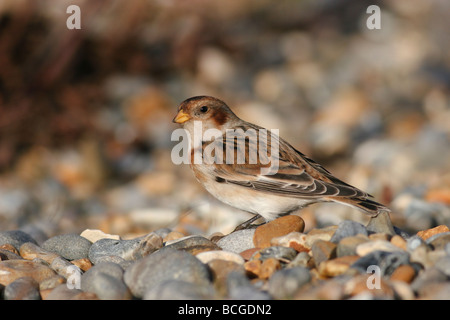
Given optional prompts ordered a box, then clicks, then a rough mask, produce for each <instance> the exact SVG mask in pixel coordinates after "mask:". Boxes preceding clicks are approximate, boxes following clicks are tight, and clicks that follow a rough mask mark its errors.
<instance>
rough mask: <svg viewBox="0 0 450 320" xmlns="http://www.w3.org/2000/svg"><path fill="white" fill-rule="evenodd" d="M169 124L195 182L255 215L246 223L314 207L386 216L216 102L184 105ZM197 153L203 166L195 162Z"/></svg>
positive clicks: (204, 98) (208, 99)
mask: <svg viewBox="0 0 450 320" xmlns="http://www.w3.org/2000/svg"><path fill="white" fill-rule="evenodd" d="M173 122H175V123H179V124H182V125H183V128H184V129H185V130H186V131H187V132H188V136H190V157H191V158H190V160H191V161H190V165H191V168H192V170H193V172H194V175H195V177H196V178H197V180H198V181H199V182H200V183H201V184H202V185H203V186H204V187H205V188H206V190H208V191H209V192H210V193H211V194H212V195H213V196H214V197H216V198H217V199H219V200H221V201H222V202H224V203H226V204H228V205H230V206H232V207H235V208H238V209H241V210H244V211H247V212H250V213H252V214H255V217H253V218H252V219H250V220H249V222H250V221H254V220H256V218H260V216H262V217H263V218H264V219H265V220H266V221H270V220H273V219H275V218H277V217H279V216H283V215H287V214H290V213H293V212H295V211H297V210H299V209H301V208H304V207H305V206H307V205H310V204H313V203H317V202H337V203H342V204H345V205H349V206H352V207H355V208H358V209H360V210H362V211H363V212H365V213H366V214H368V215H369V216H371V217H375V216H377V215H378V214H380V213H382V212H387V213H388V212H390V210H389V209H388V208H387V207H385V206H384V205H382V204H380V203H377V202H375V201H373V200H371V199H370V198H371V196H370V195H369V194H368V193H366V192H364V191H362V190H360V189H358V188H356V187H353V186H351V185H349V184H347V183H345V182H343V181H342V180H339V179H338V178H336V177H334V176H333V175H332V174H331V173H330V172H329V171H328V170H326V169H325V168H324V167H322V166H321V165H320V164H318V163H316V162H315V161H313V160H311V159H309V158H308V157H306V156H305V155H304V154H303V153H301V152H299V151H298V150H296V149H295V148H294V147H292V146H291V145H290V144H289V143H288V142H286V141H285V140H283V139H282V138H280V137H278V136H277V135H274V134H273V133H271V132H268V131H267V130H266V129H264V128H262V127H260V126H257V125H255V124H252V123H249V122H246V121H244V120H241V119H240V118H239V117H237V116H236V115H235V114H234V113H233V112H232V111H231V109H230V108H229V107H228V106H227V105H226V104H225V103H224V102H223V101H221V100H219V99H217V98H214V97H209V96H197V97H192V98H190V99H187V100H185V101H183V102H182V103H181V104H180V106H179V107H178V113H177V115H176V116H175V118H174V119H173ZM211 132H212V134H208V133H211ZM261 132H263V133H264V134H261ZM255 133H256V134H255ZM199 135H200V138H198V136H199ZM194 136H197V137H196V138H197V139H198V142H197V144H196V142H195V139H196V138H194ZM205 137H210V138H205ZM211 137H214V139H212V138H211ZM273 138H275V139H273ZM231 153H233V154H232V155H231ZM195 154H200V157H199V158H198V159H200V160H201V161H198V159H197V161H195ZM266 155H267V156H266ZM267 159H270V161H266V160H267ZM263 160H264V161H263ZM274 163H276V166H274ZM270 168H271V170H269V169H270ZM273 168H275V169H276V170H273Z"/></svg>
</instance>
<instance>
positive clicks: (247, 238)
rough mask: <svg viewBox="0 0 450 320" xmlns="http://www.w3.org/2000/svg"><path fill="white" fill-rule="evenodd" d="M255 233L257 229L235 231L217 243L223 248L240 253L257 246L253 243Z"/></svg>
mask: <svg viewBox="0 0 450 320" xmlns="http://www.w3.org/2000/svg"><path fill="white" fill-rule="evenodd" d="M254 234H255V229H244V230H239V231H235V232H232V233H230V234H229V235H226V236H225V237H223V238H221V239H220V240H219V241H217V245H218V246H219V247H220V248H222V249H223V250H226V251H231V252H234V253H240V252H242V251H244V250H247V249H251V248H254V247H255V245H254V244H253V235H254Z"/></svg>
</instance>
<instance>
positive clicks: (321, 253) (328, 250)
mask: <svg viewBox="0 0 450 320" xmlns="http://www.w3.org/2000/svg"><path fill="white" fill-rule="evenodd" d="M336 248H337V245H336V244H335V243H333V242H331V241H325V240H317V241H316V242H314V244H313V245H312V247H311V254H312V257H313V258H314V263H315V264H316V266H317V267H318V266H319V265H320V263H321V262H322V261H326V260H328V259H333V258H335V257H336Z"/></svg>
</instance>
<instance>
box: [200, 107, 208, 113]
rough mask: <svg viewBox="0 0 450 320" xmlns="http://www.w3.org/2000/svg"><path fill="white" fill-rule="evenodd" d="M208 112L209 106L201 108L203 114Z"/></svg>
mask: <svg viewBox="0 0 450 320" xmlns="http://www.w3.org/2000/svg"><path fill="white" fill-rule="evenodd" d="M207 111H208V107H207V106H203V107H201V108H200V112H201V113H206V112H207Z"/></svg>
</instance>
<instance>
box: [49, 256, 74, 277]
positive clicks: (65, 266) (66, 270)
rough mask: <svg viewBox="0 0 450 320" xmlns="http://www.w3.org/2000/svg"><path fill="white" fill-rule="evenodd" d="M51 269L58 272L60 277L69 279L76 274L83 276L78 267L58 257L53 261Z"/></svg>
mask: <svg viewBox="0 0 450 320" xmlns="http://www.w3.org/2000/svg"><path fill="white" fill-rule="evenodd" d="M50 267H51V268H52V269H53V270H55V271H56V273H58V274H59V275H60V276H62V277H64V278H66V279H68V278H69V277H70V276H72V275H74V273H78V274H79V275H80V276H81V270H80V268H78V267H77V266H75V265H73V264H72V263H70V262H69V261H67V260H66V259H64V258H62V257H58V258H56V259H54V260H53V261H52V263H51V264H50Z"/></svg>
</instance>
